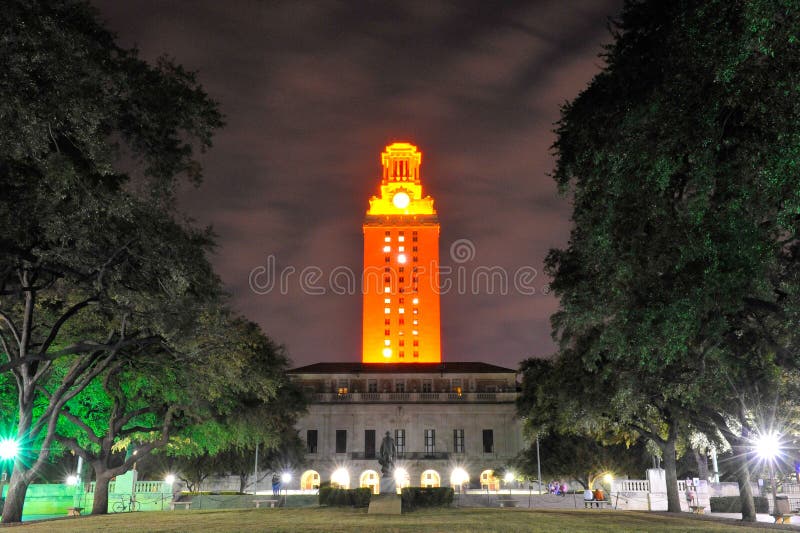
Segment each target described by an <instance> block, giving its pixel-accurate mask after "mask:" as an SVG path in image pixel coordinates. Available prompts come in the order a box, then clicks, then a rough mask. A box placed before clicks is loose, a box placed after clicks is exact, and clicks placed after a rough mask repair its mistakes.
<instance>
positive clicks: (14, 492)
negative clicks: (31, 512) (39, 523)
mask: <svg viewBox="0 0 800 533" xmlns="http://www.w3.org/2000/svg"><path fill="white" fill-rule="evenodd" d="M19 462H20V461H19V460H17V461H16V462H15V463H19ZM18 466H21V465H17V464H15V465H14V472H13V473H12V474H11V482H10V483H9V484H8V491H7V492H6V501H5V504H3V524H10V523H12V522H21V521H22V507H23V506H24V505H25V493H27V492H28V485H29V482H28V481H27V480H26V476H25V474H24V473H23V472H20V468H18Z"/></svg>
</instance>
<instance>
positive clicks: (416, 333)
mask: <svg viewBox="0 0 800 533" xmlns="http://www.w3.org/2000/svg"><path fill="white" fill-rule="evenodd" d="M411 334H412V335H419V331H417V330H412V331H411Z"/></svg>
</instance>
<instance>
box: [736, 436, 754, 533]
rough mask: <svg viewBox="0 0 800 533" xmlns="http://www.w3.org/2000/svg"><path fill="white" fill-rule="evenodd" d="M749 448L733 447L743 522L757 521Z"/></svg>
mask: <svg viewBox="0 0 800 533" xmlns="http://www.w3.org/2000/svg"><path fill="white" fill-rule="evenodd" d="M748 451H749V450H748V449H747V446H746V445H745V446H742V445H739V443H737V445H734V446H733V456H734V461H736V462H737V463H738V464H737V468H736V481H737V482H738V483H739V501H740V502H741V503H742V521H743V522H755V521H756V506H755V504H754V503H753V487H752V486H751V485H750V465H749V464H748V460H747V459H748V453H747V452H748Z"/></svg>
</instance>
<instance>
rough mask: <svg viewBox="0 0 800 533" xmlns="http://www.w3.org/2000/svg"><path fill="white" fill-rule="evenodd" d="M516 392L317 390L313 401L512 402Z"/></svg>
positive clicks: (516, 394) (515, 397)
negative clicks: (338, 391) (342, 391)
mask: <svg viewBox="0 0 800 533" xmlns="http://www.w3.org/2000/svg"><path fill="white" fill-rule="evenodd" d="M517 396H518V393H516V392H462V393H458V392H441V393H440V392H350V393H347V394H339V393H336V392H318V393H315V394H314V396H313V402H314V403H354V402H355V403H359V402H365V403H379V402H404V403H413V402H442V403H448V402H475V403H480V402H503V403H512V402H514V401H515V400H516V399H517Z"/></svg>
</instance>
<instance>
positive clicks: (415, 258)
mask: <svg viewBox="0 0 800 533" xmlns="http://www.w3.org/2000/svg"><path fill="white" fill-rule="evenodd" d="M414 262H415V263H416V262H417V256H416V255H415V256H414Z"/></svg>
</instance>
